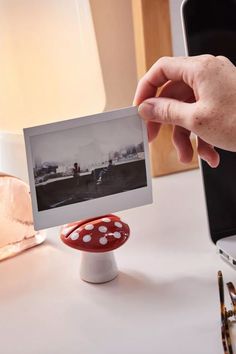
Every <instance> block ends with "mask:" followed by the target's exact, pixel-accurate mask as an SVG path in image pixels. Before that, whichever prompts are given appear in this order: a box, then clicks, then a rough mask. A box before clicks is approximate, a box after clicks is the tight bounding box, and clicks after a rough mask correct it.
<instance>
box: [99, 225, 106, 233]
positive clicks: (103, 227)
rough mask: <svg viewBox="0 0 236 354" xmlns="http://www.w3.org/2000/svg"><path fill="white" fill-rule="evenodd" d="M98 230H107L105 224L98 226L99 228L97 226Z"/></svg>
mask: <svg viewBox="0 0 236 354" xmlns="http://www.w3.org/2000/svg"><path fill="white" fill-rule="evenodd" d="M98 230H99V231H100V232H103V233H104V232H107V227H106V226H99V228H98Z"/></svg>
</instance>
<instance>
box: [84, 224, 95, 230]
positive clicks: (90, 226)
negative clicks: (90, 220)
mask: <svg viewBox="0 0 236 354" xmlns="http://www.w3.org/2000/svg"><path fill="white" fill-rule="evenodd" d="M93 229H94V226H93V225H92V224H88V225H86V226H85V230H93Z"/></svg>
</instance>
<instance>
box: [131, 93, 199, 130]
mask: <svg viewBox="0 0 236 354" xmlns="http://www.w3.org/2000/svg"><path fill="white" fill-rule="evenodd" d="M194 105H195V104H194V103H186V102H181V101H178V100H175V99H173V98H166V97H156V98H149V99H147V100H145V101H143V102H142V103H141V105H140V106H139V109H138V111H139V114H140V116H141V117H142V118H143V119H144V120H146V121H153V122H158V123H163V124H173V125H179V126H181V127H183V128H186V129H189V128H190V123H191V117H192V113H193V108H194Z"/></svg>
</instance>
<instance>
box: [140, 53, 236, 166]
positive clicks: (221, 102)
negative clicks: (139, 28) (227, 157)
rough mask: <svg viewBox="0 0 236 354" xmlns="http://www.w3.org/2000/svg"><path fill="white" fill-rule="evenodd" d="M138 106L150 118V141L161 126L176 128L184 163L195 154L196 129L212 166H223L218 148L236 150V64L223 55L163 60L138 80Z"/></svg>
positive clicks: (199, 146) (200, 150)
mask: <svg viewBox="0 0 236 354" xmlns="http://www.w3.org/2000/svg"><path fill="white" fill-rule="evenodd" d="M163 85H164V86H163ZM160 87H162V89H161V92H160V94H159V95H158V97H155V96H156V93H157V89H158V88H160ZM134 104H135V105H139V114H140V115H141V116H142V117H143V119H144V120H145V121H146V122H147V127H148V135H149V141H151V140H153V139H154V138H155V137H156V136H157V134H158V132H159V129H160V126H161V124H172V125H173V126H174V130H173V143H174V145H175V148H176V150H177V153H178V155H179V159H180V161H182V162H184V163H188V162H190V161H191V160H192V157H193V148H192V144H191V141H190V133H191V132H193V133H195V134H196V135H197V141H198V143H197V151H198V154H199V156H200V157H201V158H202V159H203V160H205V161H207V162H208V164H209V165H210V166H211V167H217V166H218V164H219V155H218V153H217V152H216V151H215V149H214V146H216V147H219V148H222V149H225V150H229V151H236V68H235V66H234V65H233V64H232V63H231V62H230V61H229V60H228V59H227V58H225V57H223V56H218V57H214V56H212V55H199V56H195V57H163V58H161V59H159V60H158V61H157V62H156V63H155V64H154V65H153V66H152V67H151V68H150V70H149V71H148V72H147V73H146V74H145V75H144V76H143V78H142V79H141V80H140V81H139V84H138V87H137V90H136V93H135V98H134Z"/></svg>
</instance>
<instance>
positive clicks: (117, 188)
mask: <svg viewBox="0 0 236 354" xmlns="http://www.w3.org/2000/svg"><path fill="white" fill-rule="evenodd" d="M146 185H147V177H146V168H145V160H144V159H131V160H130V161H125V162H123V163H117V164H114V165H112V167H111V169H110V170H108V169H107V166H106V168H97V169H94V170H93V171H90V172H84V173H80V176H79V177H78V179H75V178H74V177H73V176H68V177H61V178H55V179H52V180H49V181H47V182H45V183H39V184H38V185H36V186H35V188H36V195H37V202H38V210H39V211H42V210H47V209H51V208H58V207H61V206H65V205H68V204H73V203H80V202H84V201H87V200H90V199H95V198H101V197H104V196H107V195H112V194H116V193H122V192H126V191H130V190H133V189H137V188H142V187H145V186H146Z"/></svg>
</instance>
